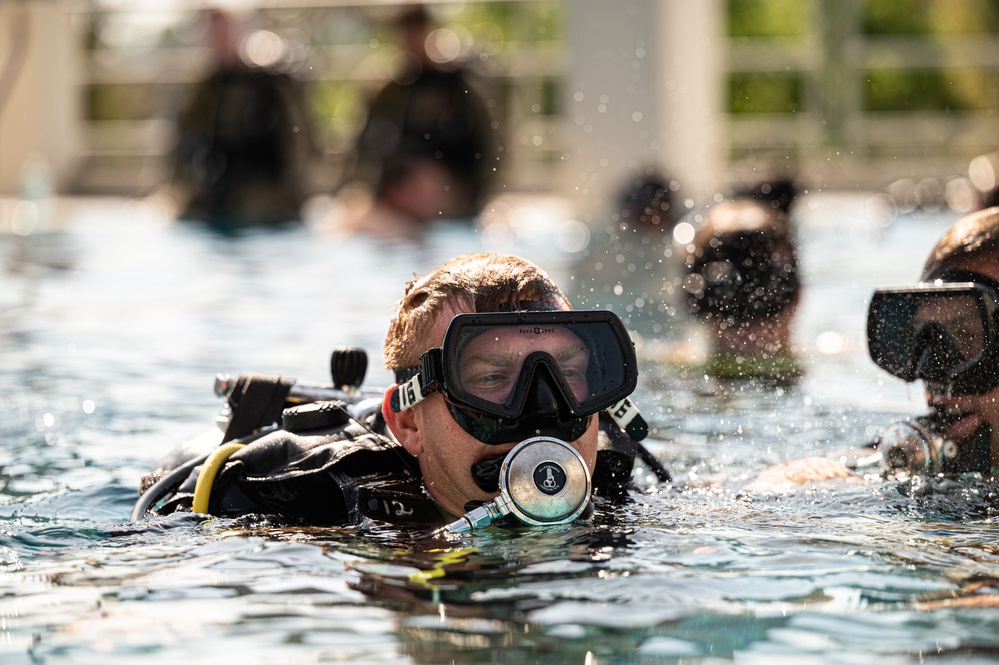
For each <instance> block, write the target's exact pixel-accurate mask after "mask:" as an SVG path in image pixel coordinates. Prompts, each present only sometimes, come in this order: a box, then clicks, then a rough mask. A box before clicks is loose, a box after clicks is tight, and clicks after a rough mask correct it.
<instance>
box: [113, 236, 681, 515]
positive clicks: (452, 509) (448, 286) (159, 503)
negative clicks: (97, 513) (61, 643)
mask: <svg viewBox="0 0 999 665" xmlns="http://www.w3.org/2000/svg"><path fill="white" fill-rule="evenodd" d="M518 281H519V285H518ZM455 303H457V305H456V304H455ZM511 309H512V310H514V311H509V310H511ZM421 310H422V311H421ZM502 310H507V311H502ZM421 326H422V327H421ZM435 340H436V341H437V343H438V344H439V346H436V347H432V348H429V349H428V346H429V344H428V343H433V341H435ZM395 342H399V344H396V343H395ZM421 347H422V352H421V353H420V354H419V356H418V359H419V363H418V364H413V361H414V360H415V359H416V358H417V356H415V355H414V354H413V351H414V350H416V349H420V348H421ZM385 357H386V365H387V366H388V367H389V368H390V369H393V371H394V372H395V374H396V377H397V382H398V383H397V384H395V385H393V386H391V387H390V388H389V389H388V390H386V391H384V393H380V395H381V396H380V399H379V400H377V401H376V400H375V399H369V400H366V401H365V400H358V399H355V398H356V397H358V396H361V393H362V391H360V390H359V386H360V382H361V378H363V369H362V370H361V371H360V378H359V377H358V376H357V374H358V372H356V371H353V372H351V373H352V374H353V375H354V377H353V378H352V379H350V380H343V379H340V378H337V374H338V373H337V371H336V369H335V368H334V372H333V373H334V382H333V386H325V387H309V386H301V385H298V384H296V383H294V381H287V380H282V379H280V378H278V377H260V376H255V375H251V376H243V377H240V379H239V380H238V381H236V382H235V383H234V384H231V383H229V382H226V383H225V385H224V386H223V388H222V389H221V390H220V393H222V394H223V395H224V396H225V397H226V399H227V404H228V405H229V406H230V407H231V414H230V415H229V416H228V418H227V419H226V421H227V422H226V434H225V436H224V437H223V442H222V444H223V445H221V446H217V447H214V448H213V449H212V451H210V452H209V453H208V454H207V455H203V456H202V457H201V458H200V459H199V458H198V457H189V458H188V459H185V460H175V461H174V462H172V463H171V464H165V465H162V469H160V470H159V471H158V472H157V473H155V474H154V475H153V477H151V478H150V481H151V482H150V483H147V489H146V492H145V493H144V494H143V496H142V497H141V498H140V501H139V503H138V504H137V505H136V508H135V510H133V515H132V517H133V519H138V518H140V517H142V516H144V515H146V514H148V513H150V512H151V513H154V514H166V513H170V512H174V511H177V510H189V511H194V512H202V513H208V514H212V515H218V516H229V517H235V516H242V515H249V514H264V515H270V516H276V517H278V518H279V519H280V520H281V521H284V522H291V523H302V524H317V525H318V524H322V525H334V524H364V523H366V522H368V521H375V522H385V523H395V524H410V525H438V526H439V525H444V524H449V527H448V529H449V530H451V531H463V530H467V529H469V528H474V527H478V526H484V525H486V524H489V523H490V522H492V521H494V520H495V519H498V518H500V517H503V516H505V515H508V514H512V515H513V516H515V517H517V518H519V519H520V520H521V521H523V522H527V523H528V524H559V523H565V522H569V521H571V520H573V519H576V518H577V517H579V516H580V515H582V514H586V513H587V512H589V511H590V510H591V509H592V502H591V497H592V494H593V493H596V494H600V495H604V496H609V495H620V494H621V493H622V492H623V491H624V490H625V489H626V488H627V486H628V484H629V480H630V477H631V471H632V467H633V464H634V460H635V457H636V456H640V457H641V458H642V459H643V461H644V462H645V463H646V465H647V466H649V467H650V469H651V470H652V471H653V472H654V473H656V474H657V475H658V476H659V477H660V479H662V480H664V481H666V480H669V474H668V473H667V472H666V470H665V469H663V468H662V466H661V465H660V464H659V463H658V462H657V461H656V460H655V459H654V458H653V457H652V456H651V455H649V454H648V452H647V451H646V450H645V449H644V448H643V447H642V446H641V445H640V444H639V443H638V441H639V440H640V439H641V438H643V437H644V436H645V434H646V432H647V427H646V425H645V423H644V421H643V420H642V418H641V416H640V415H639V414H638V411H637V409H635V407H634V406H633V405H632V403H631V402H630V401H629V399H628V396H629V395H630V394H631V393H632V391H633V390H634V389H635V386H636V384H637V375H638V374H637V362H636V359H635V353H634V348H633V346H632V343H631V340H630V338H629V337H628V334H627V331H626V330H625V329H624V326H623V325H622V323H621V321H620V320H619V319H618V318H617V317H616V316H615V315H614V314H611V313H609V312H602V311H599V312H597V311H594V312H585V311H573V310H570V309H568V307H567V303H566V301H565V300H564V296H562V295H561V292H560V291H558V289H557V287H555V286H554V285H553V284H552V283H551V282H550V280H549V279H548V277H547V275H544V273H542V272H541V271H540V270H539V269H538V268H537V267H536V266H534V265H533V264H530V263H529V262H526V261H523V260H522V259H518V258H516V257H510V256H507V255H492V254H476V255H468V256H465V257H458V258H457V259H453V260H452V261H450V262H448V263H446V264H444V265H443V266H439V267H438V268H437V269H435V271H432V272H431V273H430V274H429V275H427V276H425V277H424V278H422V280H415V281H414V282H412V283H410V284H409V285H408V286H407V290H406V296H405V297H404V299H403V301H402V302H401V304H400V306H399V309H398V311H397V313H396V315H395V317H394V318H393V321H392V323H391V324H390V331H389V337H388V338H387V340H386V353H385ZM406 358H412V359H413V360H409V361H408V362H399V361H400V359H401V360H405V359H406ZM333 364H334V366H335V365H336V364H337V362H336V358H334V362H333ZM362 364H363V363H362ZM355 369H356V368H355ZM341 374H342V372H341ZM332 398H337V399H336V400H333V399H332ZM379 407H380V408H379ZM247 414H249V415H247ZM275 421H280V422H281V426H280V427H274V426H273V425H272V423H274V422H275ZM456 518H459V519H457V521H456Z"/></svg>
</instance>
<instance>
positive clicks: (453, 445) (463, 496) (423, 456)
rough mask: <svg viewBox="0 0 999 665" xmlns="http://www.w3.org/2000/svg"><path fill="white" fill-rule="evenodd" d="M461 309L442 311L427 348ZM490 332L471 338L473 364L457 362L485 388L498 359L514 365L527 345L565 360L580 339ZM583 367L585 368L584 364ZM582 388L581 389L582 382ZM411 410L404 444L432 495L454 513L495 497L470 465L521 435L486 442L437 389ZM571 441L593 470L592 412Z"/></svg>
mask: <svg viewBox="0 0 999 665" xmlns="http://www.w3.org/2000/svg"><path fill="white" fill-rule="evenodd" d="M463 313H470V312H468V311H467V310H460V309H453V310H451V311H446V312H442V313H441V315H440V316H439V318H438V320H437V323H436V325H435V328H434V335H433V339H431V340H428V345H427V346H428V348H430V347H433V346H440V345H441V343H442V342H443V340H444V331H445V330H446V329H447V326H448V324H449V323H450V322H451V319H452V318H453V317H454V316H455V315H457V314H463ZM480 337H487V336H485V335H483V336H480ZM489 337H490V339H491V340H492V341H491V342H490V343H488V344H487V343H486V342H487V341H488V340H485V339H482V340H480V339H476V340H473V342H471V344H476V343H478V344H479V348H478V349H472V350H473V351H477V352H476V353H474V354H472V355H471V356H469V357H474V358H476V363H477V365H476V366H473V367H471V368H466V367H464V366H463V367H462V371H465V370H469V371H471V372H477V375H476V376H477V378H478V380H479V382H480V385H481V386H482V390H484V391H486V390H492V391H495V390H497V388H496V385H495V384H496V383H497V382H498V381H497V377H499V376H500V374H498V373H497V372H496V371H495V370H496V368H497V366H498V365H502V366H506V367H507V368H509V367H511V366H516V367H517V368H519V366H520V364H521V363H522V362H523V358H524V357H526V356H527V355H528V354H529V353H531V352H532V351H547V352H548V353H550V354H551V355H552V356H553V357H555V358H556V359H560V358H562V359H564V360H565V362H566V363H567V364H571V363H573V362H578V361H579V356H578V354H579V353H580V346H581V345H580V344H579V340H578V338H575V336H573V335H571V334H568V333H567V334H566V335H565V336H552V337H551V338H549V339H548V340H546V341H537V340H534V339H533V336H532V337H527V338H525V336H524V335H519V336H518V335H502V336H501V337H500V338H495V339H493V337H492V336H489ZM517 337H520V340H518V339H516V338H517ZM583 352H584V353H585V351H583ZM463 355H468V354H463ZM583 369H584V370H585V364H584V365H583ZM584 374H585V373H584ZM584 380H585V379H584ZM490 384H493V385H490ZM583 389H584V393H583V394H585V385H584V387H583ZM410 411H412V412H413V420H414V422H415V430H416V433H415V435H414V436H413V438H412V440H411V441H410V445H406V444H404V445H406V448H407V450H409V452H410V453H412V454H415V455H416V456H417V459H418V461H419V464H420V470H421V471H422V473H423V480H424V485H425V486H426V488H427V490H428V491H429V492H430V493H431V495H433V497H434V499H436V500H437V502H438V503H439V504H441V505H442V506H443V507H444V508H445V509H446V510H447V511H448V512H450V513H452V514H453V515H461V514H463V513H464V512H465V504H466V503H468V502H469V501H489V500H491V499H493V498H495V496H496V493H495V492H492V493H490V492H486V491H484V490H483V489H481V488H480V487H479V486H478V485H477V484H476V482H475V480H474V478H473V477H472V466H473V465H474V464H476V463H478V462H481V461H483V460H488V459H492V458H495V457H503V456H505V455H506V454H507V453H508V452H510V450H511V449H513V447H514V446H516V445H517V444H518V443H520V441H519V440H518V441H510V442H507V443H502V444H486V443H482V442H481V441H479V440H477V439H475V438H474V437H472V435H470V434H469V433H468V432H466V431H465V430H464V429H462V428H461V427H460V426H459V425H458V423H456V422H455V420H454V418H452V417H451V413H450V411H448V408H447V405H446V404H445V402H444V396H443V395H442V394H441V393H439V392H438V393H434V394H432V395H430V396H429V397H427V398H426V399H425V400H423V401H422V402H420V403H419V404H416V405H415V406H413V407H412V408H411V409H410ZM570 445H572V446H573V447H574V448H575V449H576V450H578V451H579V453H580V455H582V456H583V460H584V461H585V462H586V465H587V467H588V468H589V470H590V473H592V472H593V468H594V466H595V464H596V459H597V418H596V417H595V416H591V417H590V424H589V427H588V428H587V429H586V432H585V433H584V434H583V435H582V436H581V437H579V438H578V439H577V440H575V441H572V442H570ZM414 451H418V452H414Z"/></svg>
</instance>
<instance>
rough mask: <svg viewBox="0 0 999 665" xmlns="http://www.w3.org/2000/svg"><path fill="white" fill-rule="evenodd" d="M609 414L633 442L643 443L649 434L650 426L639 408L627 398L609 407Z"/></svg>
mask: <svg viewBox="0 0 999 665" xmlns="http://www.w3.org/2000/svg"><path fill="white" fill-rule="evenodd" d="M607 413H608V414H610V417H611V419H612V420H613V421H614V422H615V423H617V426H618V427H620V428H621V429H622V430H624V431H625V432H626V433H627V434H628V436H630V437H631V440H632V441H641V440H642V439H644V438H645V437H646V436H648V434H649V424H648V423H647V422H645V418H643V417H642V414H641V413H639V411H638V407H637V406H635V404H634V403H633V402H632V401H631V400H630V399H628V398H627V397H625V398H624V399H622V400H621V401H620V402H618V403H617V404H613V405H611V406H609V407H607Z"/></svg>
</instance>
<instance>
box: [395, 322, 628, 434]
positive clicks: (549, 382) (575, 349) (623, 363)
mask: <svg viewBox="0 0 999 665" xmlns="http://www.w3.org/2000/svg"><path fill="white" fill-rule="evenodd" d="M406 373H408V375H409V377H408V380H406V378H407V377H406V376H405V374H406ZM397 378H398V380H400V382H401V383H402V385H400V386H399V388H398V389H397V390H396V391H395V392H394V393H393V394H392V397H391V402H390V404H391V408H392V409H393V410H394V411H397V412H398V411H403V410H405V409H408V408H409V407H411V406H413V405H414V404H416V403H418V402H420V401H421V400H423V399H424V398H425V397H426V395H427V394H429V393H431V392H434V391H439V392H441V393H443V395H444V400H445V403H446V404H447V408H448V411H449V412H450V413H451V416H452V417H453V418H454V420H455V422H457V423H458V424H459V425H460V426H461V427H462V429H464V430H465V431H466V432H468V433H469V434H471V435H472V436H473V437H475V438H476V439H478V440H479V441H482V442H483V443H489V444H503V443H510V442H515V441H521V440H523V439H526V438H529V437H534V436H549V437H554V438H557V439H561V440H563V441H575V440H576V439H578V438H579V437H580V436H582V435H583V433H584V432H585V431H586V429H587V427H588V426H589V424H590V420H591V416H592V415H593V414H594V413H597V412H598V411H601V410H603V409H608V410H610V411H611V415H612V416H614V417H615V420H616V421H617V422H618V424H619V425H620V426H621V427H622V428H625V429H626V430H627V431H628V432H629V434H631V435H632V438H634V439H636V440H638V439H641V438H643V437H644V435H645V431H647V429H646V430H645V431H642V430H643V428H645V424H644V421H643V420H642V419H641V418H640V417H637V410H635V409H634V407H633V406H632V405H631V403H630V402H629V401H628V400H627V397H628V395H630V394H631V392H632V391H633V390H634V389H635V386H636V384H637V381H638V369H637V361H636V358H635V351H634V348H633V346H632V344H631V340H630V338H629V337H628V333H627V331H626V330H625V328H624V325H623V324H622V323H621V320H620V319H619V318H618V317H617V316H616V315H615V314H613V313H611V312H607V311H554V312H513V313H488V314H460V315H458V316H456V317H454V319H452V321H451V324H450V325H449V326H448V329H447V332H446V333H445V334H444V342H443V344H442V345H441V347H440V348H436V349H430V350H429V351H427V352H426V353H424V354H423V356H421V357H420V365H419V366H416V367H413V368H408V370H404V371H403V372H400V373H399V376H398V377H397ZM403 381H404V382H403Z"/></svg>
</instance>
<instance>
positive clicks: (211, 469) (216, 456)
mask: <svg viewBox="0 0 999 665" xmlns="http://www.w3.org/2000/svg"><path fill="white" fill-rule="evenodd" d="M245 445H246V444H245V443H227V444H225V445H224V446H220V447H219V449H218V450H216V451H215V452H214V453H212V454H211V455H210V456H209V457H208V459H207V460H205V463H204V465H202V467H201V473H199V474H198V482H197V483H196V484H195V485H194V503H193V504H192V505H191V511H192V512H195V513H201V514H203V515H207V514H208V498H209V497H210V496H211V494H212V484H213V483H214V482H215V476H216V475H218V472H219V469H221V468H222V465H223V464H225V461H226V460H227V459H229V456H230V455H232V454H233V453H234V452H236V451H237V450H239V449H240V448H242V447H243V446H245Z"/></svg>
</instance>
